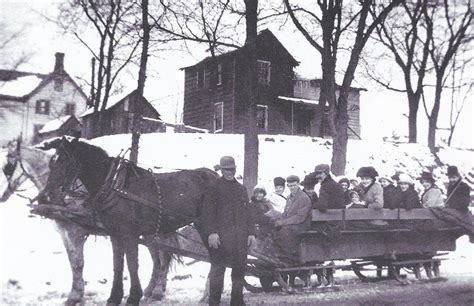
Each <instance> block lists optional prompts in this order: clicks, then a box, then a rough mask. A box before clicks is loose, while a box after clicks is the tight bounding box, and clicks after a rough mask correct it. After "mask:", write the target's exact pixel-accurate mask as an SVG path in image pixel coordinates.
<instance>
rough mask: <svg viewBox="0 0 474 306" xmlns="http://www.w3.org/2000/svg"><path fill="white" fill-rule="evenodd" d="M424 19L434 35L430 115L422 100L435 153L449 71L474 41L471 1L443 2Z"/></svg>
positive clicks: (429, 10) (428, 11) (434, 5)
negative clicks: (432, 97) (452, 63)
mask: <svg viewBox="0 0 474 306" xmlns="http://www.w3.org/2000/svg"><path fill="white" fill-rule="evenodd" d="M424 15H425V19H426V23H427V26H428V27H432V28H433V31H434V33H435V34H434V35H433V36H432V38H431V40H430V46H429V53H430V58H431V61H432V64H433V68H434V74H435V80H436V84H435V93H434V100H433V106H432V108H431V111H428V109H427V105H426V103H425V99H424V100H423V105H424V107H425V112H426V115H427V117H428V147H429V148H430V151H431V152H433V153H435V152H436V128H437V123H438V117H439V111H440V106H441V98H442V93H443V89H444V88H445V86H446V82H447V79H448V76H449V67H450V64H451V62H452V60H453V58H454V56H455V55H456V53H457V52H459V51H460V50H461V48H462V47H463V46H466V45H467V44H469V43H470V42H472V40H473V38H474V35H473V31H472V19H473V15H474V13H473V11H472V7H471V1H470V0H465V1H462V2H461V3H460V2H451V1H448V0H444V1H443V2H442V3H436V4H433V5H431V6H430V8H429V9H428V10H426V12H425V14H424ZM471 51H472V50H471ZM451 67H452V65H451Z"/></svg>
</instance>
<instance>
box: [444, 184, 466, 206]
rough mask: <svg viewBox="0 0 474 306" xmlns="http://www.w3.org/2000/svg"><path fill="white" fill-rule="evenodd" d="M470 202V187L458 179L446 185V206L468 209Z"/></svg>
mask: <svg viewBox="0 0 474 306" xmlns="http://www.w3.org/2000/svg"><path fill="white" fill-rule="evenodd" d="M470 203H471V188H470V187H469V185H467V184H466V183H464V182H463V181H461V180H459V181H457V182H456V183H454V184H449V185H448V195H447V201H446V207H450V208H455V209H457V210H461V211H466V210H468V207H469V204H470Z"/></svg>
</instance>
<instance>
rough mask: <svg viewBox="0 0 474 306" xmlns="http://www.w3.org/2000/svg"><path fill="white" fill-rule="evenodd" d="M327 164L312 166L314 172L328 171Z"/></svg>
mask: <svg viewBox="0 0 474 306" xmlns="http://www.w3.org/2000/svg"><path fill="white" fill-rule="evenodd" d="M329 169H330V167H329V165H328V164H319V165H317V166H316V167H314V172H316V173H317V172H326V173H329Z"/></svg>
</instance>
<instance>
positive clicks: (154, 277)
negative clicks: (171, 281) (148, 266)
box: [143, 243, 161, 297]
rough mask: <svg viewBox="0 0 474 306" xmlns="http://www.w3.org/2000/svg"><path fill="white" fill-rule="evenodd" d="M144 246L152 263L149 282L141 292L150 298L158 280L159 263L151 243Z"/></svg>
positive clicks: (157, 254)
mask: <svg viewBox="0 0 474 306" xmlns="http://www.w3.org/2000/svg"><path fill="white" fill-rule="evenodd" d="M145 246H146V247H147V248H148V251H149V252H150V256H151V260H152V261H153V271H152V273H151V278H150V282H149V283H148V286H147V287H146V288H145V290H144V291H143V296H145V297H150V296H151V295H152V293H153V289H154V288H155V285H156V280H157V279H158V275H159V273H160V269H161V262H160V255H159V253H158V250H157V249H156V247H154V246H153V245H152V243H146V244H145Z"/></svg>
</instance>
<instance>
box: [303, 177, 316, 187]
mask: <svg viewBox="0 0 474 306" xmlns="http://www.w3.org/2000/svg"><path fill="white" fill-rule="evenodd" d="M316 182H317V179H316V177H314V175H311V174H308V175H306V176H305V177H304V180H303V181H302V182H301V183H300V185H301V186H303V187H307V188H311V189H313V188H314V185H316Z"/></svg>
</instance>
